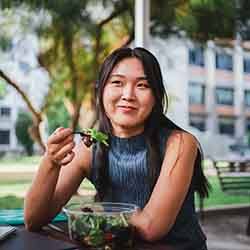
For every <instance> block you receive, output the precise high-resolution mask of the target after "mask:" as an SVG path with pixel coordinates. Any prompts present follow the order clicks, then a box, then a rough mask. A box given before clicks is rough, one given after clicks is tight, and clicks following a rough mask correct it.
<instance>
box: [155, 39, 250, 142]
mask: <svg viewBox="0 0 250 250" xmlns="http://www.w3.org/2000/svg"><path fill="white" fill-rule="evenodd" d="M156 44H157V45H156ZM245 44H246V45H247V43H245ZM151 49H152V50H153V51H154V52H155V54H156V56H157V57H158V58H159V60H160V63H161V66H162V68H163V76H164V79H165V82H166V89H167V92H168V93H169V95H170V99H171V96H172V99H173V103H172V107H171V105H170V110H169V116H170V117H171V118H172V119H173V120H174V121H176V122H178V124H180V125H181V126H182V127H184V128H188V127H189V126H192V127H195V128H197V129H199V130H200V131H210V132H211V133H212V134H220V135H226V136H229V137H231V138H234V139H235V140H236V141H242V140H246V137H247V136H248V133H249V132H250V53H249V52H248V49H247V46H244V47H240V46H239V45H232V44H229V43H228V44H227V46H225V45H223V46H222V45H218V44H216V43H215V42H213V41H209V42H207V43H206V44H205V45H200V44H195V43H193V42H191V41H189V40H187V39H180V38H174V37H172V38H169V39H168V40H167V41H154V42H153V43H152V46H151Z"/></svg>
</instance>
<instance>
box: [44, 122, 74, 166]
mask: <svg viewBox="0 0 250 250" xmlns="http://www.w3.org/2000/svg"><path fill="white" fill-rule="evenodd" d="M74 147H75V142H74V137H73V130H72V129H70V128H62V127H60V128H57V129H56V130H55V131H54V132H53V133H52V134H51V135H50V136H49V138H48V141H47V145H46V152H45V157H46V158H47V159H48V160H50V161H51V163H52V164H53V165H56V166H62V165H66V164H68V163H70V162H71V161H72V160H73V158H74V152H73V148H74Z"/></svg>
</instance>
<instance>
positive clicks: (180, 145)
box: [166, 130, 200, 154]
mask: <svg viewBox="0 0 250 250" xmlns="http://www.w3.org/2000/svg"><path fill="white" fill-rule="evenodd" d="M199 147H200V146H199V142H198V140H197V139H196V137H195V136H194V135H192V134H191V133H188V132H186V131H181V130H173V132H172V133H171V134H170V136H169V139H168V140H167V141H166V151H174V152H176V153H177V152H178V153H177V154H183V153H188V154H190V153H191V154H196V152H197V149H198V148H199Z"/></svg>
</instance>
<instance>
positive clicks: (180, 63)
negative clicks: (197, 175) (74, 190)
mask: <svg viewBox="0 0 250 250" xmlns="http://www.w3.org/2000/svg"><path fill="white" fill-rule="evenodd" d="M0 27H1V29H0V209H13V208H22V207H23V198H24V196H25V193H26V191H27V188H28V187H29V185H30V183H31V179H32V177H33V175H34V174H35V171H36V169H37V166H38V164H39V160H40V157H41V155H42V154H43V152H44V150H45V142H46V139H47V137H48V135H49V134H50V133H51V132H52V131H53V130H54V129H56V128H57V127H58V126H64V127H71V128H73V129H74V130H81V129H83V128H88V127H93V126H96V125H97V124H98V121H97V119H96V113H95V102H94V96H95V94H94V89H95V80H96V76H97V72H98V69H99V66H100V64H101V63H102V61H103V60H104V58H105V57H106V56H107V55H108V54H109V53H110V52H111V51H113V50H114V49H116V48H119V47H122V46H129V47H135V46H142V47H146V48H148V49H149V50H151V51H152V52H153V54H154V55H155V56H156V57H157V58H158V60H159V62H160V65H161V68H162V73H163V78H164V83H165V87H166V90H167V93H168V98H169V107H168V112H167V116H169V117H170V118H171V119H173V120H174V121H176V122H177V123H178V124H179V125H180V126H182V127H183V128H184V129H186V130H188V131H190V132H192V133H193V134H194V135H195V136H196V137H197V138H198V139H199V141H200V143H201V145H202V148H203V151H204V156H205V160H204V169H205V173H206V175H207V176H208V178H209V181H210V183H211V184H212V186H213V191H212V193H211V195H210V198H208V199H206V200H205V201H204V208H205V210H206V209H209V208H210V209H213V208H220V209H221V208H227V207H228V205H230V206H244V207H245V206H249V203H250V198H249V195H248V196H247V195H226V194H225V193H224V192H223V191H222V189H221V186H220V183H219V179H218V176H217V173H216V170H215V168H214V166H213V164H212V161H211V160H212V159H214V158H218V157H220V158H226V157H230V158H235V159H240V160H242V159H244V160H248V159H250V148H249V145H250V1H247V0H168V1H166V0H157V1H150V0H134V1H133V0H124V1H118V0H81V1H80V0H61V1H56V0H51V1H49V0H42V1H39V0H1V1H0ZM94 192H95V190H94V188H93V186H92V185H91V184H90V183H89V182H87V181H84V182H83V184H82V185H81V187H80V189H79V193H78V194H77V197H78V198H79V195H80V196H82V195H85V196H86V197H87V196H88V197H89V196H92V195H93V194H94ZM197 207H199V200H198V199H197ZM249 209H250V208H249ZM243 231H244V229H243ZM244 240H246V241H247V243H249V241H248V239H244ZM241 241H242V239H241ZM217 249H224V248H217ZM226 249H228V250H229V248H226ZM234 249H244V247H242V248H234Z"/></svg>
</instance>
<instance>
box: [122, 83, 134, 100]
mask: <svg viewBox="0 0 250 250" xmlns="http://www.w3.org/2000/svg"><path fill="white" fill-rule="evenodd" d="M134 98H135V93H134V88H133V86H130V85H126V86H124V88H123V92H122V99H125V100H131V99H134Z"/></svg>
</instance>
